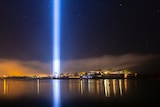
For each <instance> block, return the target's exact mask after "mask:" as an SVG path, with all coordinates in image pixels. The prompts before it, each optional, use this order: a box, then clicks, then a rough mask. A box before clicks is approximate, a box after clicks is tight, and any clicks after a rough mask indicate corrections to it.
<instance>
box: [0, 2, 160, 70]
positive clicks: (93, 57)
mask: <svg viewBox="0 0 160 107" xmlns="http://www.w3.org/2000/svg"><path fill="white" fill-rule="evenodd" d="M61 1H62V5H61V6H62V8H61V17H62V18H61V60H62V68H61V69H62V70H63V71H64V72H65V71H72V72H74V71H83V70H92V69H95V68H102V69H108V68H115V69H122V68H126V69H131V70H134V71H137V72H150V71H151V70H154V71H156V72H159V70H160V68H159V65H160V61H159V59H160V57H159V54H160V48H159V46H160V43H159V37H158V36H159V35H160V2H159V0H61ZM52 25H53V2H52V0H1V1H0V59H1V60H2V61H1V63H0V69H1V70H2V68H3V67H1V65H3V64H4V63H3V62H5V63H6V66H7V64H8V63H10V62H12V63H14V62H15V63H17V62H18V65H17V69H18V67H21V68H23V69H25V67H28V66H29V69H32V68H34V70H35V69H36V72H37V69H38V70H40V69H41V67H40V66H43V65H45V68H46V66H51V65H52V64H51V62H52V50H53V49H52V48H53V47H52V44H53V43H52V41H53V40H52V39H53V37H52V32H53V26H52ZM30 62H34V64H33V63H32V64H30ZM144 62H145V63H144ZM22 63H23V64H22ZM24 63H25V64H24ZM39 63H40V64H39ZM74 64H75V65H74ZM4 65H5V64H4ZM31 65H32V66H31ZM4 68H5V67H4ZM4 68H3V71H4V72H8V71H5V70H4ZM142 68H143V69H142ZM48 69H49V70H48ZM34 70H33V71H34ZM30 71H31V70H30ZM48 71H50V67H49V68H47V70H46V72H48ZM26 72H27V71H26ZM28 72H29V71H28Z"/></svg>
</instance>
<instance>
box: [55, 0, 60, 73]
mask: <svg viewBox="0 0 160 107" xmlns="http://www.w3.org/2000/svg"><path fill="white" fill-rule="evenodd" d="M60 1H61V0H54V2H53V3H54V44H53V47H54V50H53V51H54V52H53V54H54V55H53V56H54V63H53V73H54V72H55V73H56V74H59V73H60Z"/></svg>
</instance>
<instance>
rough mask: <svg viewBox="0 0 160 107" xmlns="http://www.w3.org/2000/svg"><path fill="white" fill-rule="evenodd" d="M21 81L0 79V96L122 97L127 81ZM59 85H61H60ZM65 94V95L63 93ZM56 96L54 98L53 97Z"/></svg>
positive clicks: (126, 87) (125, 91) (125, 90)
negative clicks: (68, 95)
mask: <svg viewBox="0 0 160 107" xmlns="http://www.w3.org/2000/svg"><path fill="white" fill-rule="evenodd" d="M51 83H52V80H40V79H36V80H25V79H24V80H23V79H1V80H0V96H3V95H5V96H9V97H16V96H20V95H31V94H32V95H41V96H51V94H50V93H53V97H55V98H58V99H60V93H61V92H62V93H63V94H64V95H65V94H80V95H89V94H90V95H104V96H105V97H117V96H123V95H124V93H127V91H128V90H127V89H128V85H127V79H105V80H102V79H98V80H92V79H90V80H78V79H70V80H53V84H51ZM60 83H61V84H60ZM52 86H53V87H52ZM52 88H53V92H52ZM65 92H67V93H65ZM55 95H56V96H55Z"/></svg>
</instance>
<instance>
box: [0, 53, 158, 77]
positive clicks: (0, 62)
mask: <svg viewBox="0 0 160 107" xmlns="http://www.w3.org/2000/svg"><path fill="white" fill-rule="evenodd" d="M159 64H160V57H159V55H154V56H153V55H152V56H151V55H141V54H124V55H120V56H113V55H104V56H100V57H93V58H85V59H76V60H68V61H62V62H61V72H81V71H90V70H95V69H97V68H100V69H102V70H106V69H110V68H111V69H113V70H122V69H129V70H131V71H135V72H151V71H152V72H153V71H154V72H155V71H160V66H159ZM2 75H12V76H24V75H26V76H33V75H40V76H42V75H52V63H51V62H41V61H22V60H14V59H0V76H2Z"/></svg>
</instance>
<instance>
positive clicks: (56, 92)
mask: <svg viewBox="0 0 160 107" xmlns="http://www.w3.org/2000/svg"><path fill="white" fill-rule="evenodd" d="M53 90H54V92H53V97H54V101H53V103H54V104H53V107H61V101H60V81H59V80H54V81H53Z"/></svg>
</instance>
